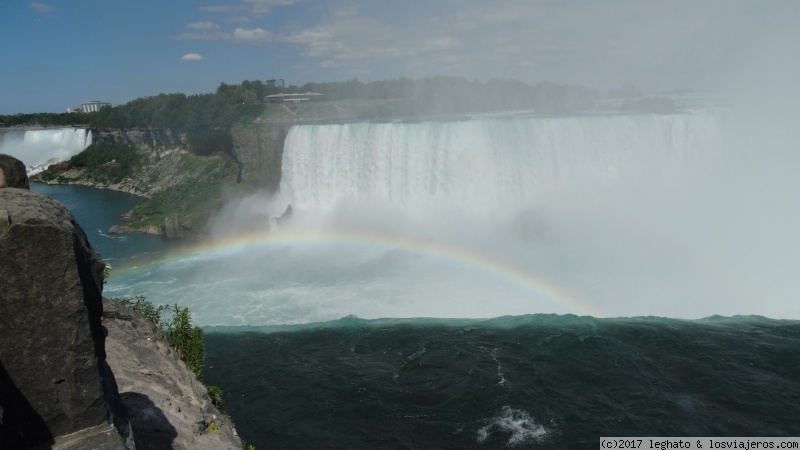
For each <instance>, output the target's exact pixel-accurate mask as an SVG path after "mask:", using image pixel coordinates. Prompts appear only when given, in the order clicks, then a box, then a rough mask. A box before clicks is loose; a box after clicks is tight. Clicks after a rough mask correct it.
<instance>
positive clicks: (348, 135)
mask: <svg viewBox="0 0 800 450" xmlns="http://www.w3.org/2000/svg"><path fill="white" fill-rule="evenodd" d="M718 128H719V117H718V116H716V115H715V114H713V113H707V112H705V113H704V112H698V113H694V114H675V115H637V116H596V117H569V118H513V119H479V120H471V121H460V122H445V123H434V122H429V123H417V124H398V123H357V124H342V125H306V126H297V127H293V128H292V129H291V130H290V132H289V135H288V136H287V138H286V143H285V147H284V156H283V166H282V181H281V191H282V193H283V194H284V195H286V196H287V197H288V198H287V200H288V201H289V202H290V203H292V204H293V205H294V206H295V207H300V208H304V209H309V210H317V209H327V208H330V207H332V206H334V205H335V204H336V203H337V202H339V201H342V200H346V199H360V200H364V199H368V200H374V201H377V202H380V203H382V204H387V203H388V204H394V205H397V206H400V207H403V208H405V207H414V206H415V205H417V204H418V203H420V202H425V201H430V200H432V199H440V200H443V201H445V202H447V203H448V204H450V205H455V206H459V207H467V208H470V209H475V208H479V209H483V210H485V209H486V208H490V207H493V206H497V205H499V204H506V205H508V206H512V205H514V204H516V203H519V202H524V201H526V200H529V199H531V198H535V197H536V196H537V195H540V194H541V193H542V192H545V191H546V190H547V189H551V188H554V187H557V186H564V185H568V184H569V183H572V182H586V181H589V182H596V183H600V184H601V185H602V184H603V183H612V184H613V182H614V181H615V180H617V179H618V178H619V177H622V176H625V175H626V174H627V173H635V172H636V171H639V172H642V171H646V170H654V169H653V167H658V165H659V164H662V163H673V162H677V163H678V164H684V163H685V162H686V161H688V160H691V159H694V158H698V157H702V154H703V153H704V152H705V153H707V152H708V148H709V144H710V143H713V141H715V140H716V139H717V138H718Z"/></svg>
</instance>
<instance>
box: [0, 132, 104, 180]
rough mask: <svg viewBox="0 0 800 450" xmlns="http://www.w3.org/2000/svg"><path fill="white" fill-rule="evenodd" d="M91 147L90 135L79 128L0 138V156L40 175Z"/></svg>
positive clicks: (25, 133)
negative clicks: (10, 158) (19, 163)
mask: <svg viewBox="0 0 800 450" xmlns="http://www.w3.org/2000/svg"><path fill="white" fill-rule="evenodd" d="M91 144H92V132H91V130H86V129H83V128H57V129H46V130H28V131H25V132H24V133H21V132H15V131H11V132H7V133H3V134H0V153H6V154H9V155H11V156H13V157H15V158H17V159H19V160H20V161H22V162H23V163H25V166H26V167H27V168H28V174H29V175H33V174H35V173H38V172H41V171H43V170H44V169H46V168H47V166H49V165H51V164H55V163H58V162H61V161H66V160H68V159H69V158H71V157H72V156H74V155H77V154H78V153H80V152H82V151H83V150H84V149H86V147H88V146H89V145H91Z"/></svg>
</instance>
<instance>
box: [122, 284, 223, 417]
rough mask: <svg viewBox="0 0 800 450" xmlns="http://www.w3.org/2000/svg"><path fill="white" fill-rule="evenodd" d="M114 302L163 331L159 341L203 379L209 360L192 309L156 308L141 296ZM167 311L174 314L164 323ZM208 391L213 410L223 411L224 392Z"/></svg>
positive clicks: (173, 306) (213, 389)
mask: <svg viewBox="0 0 800 450" xmlns="http://www.w3.org/2000/svg"><path fill="white" fill-rule="evenodd" d="M112 300H116V301H119V302H120V303H122V304H123V305H125V306H127V307H128V308H130V309H132V310H134V311H136V312H137V313H139V314H140V315H142V316H143V317H144V318H146V319H147V320H149V321H150V322H151V323H152V324H153V325H155V326H156V328H158V329H159V330H161V331H159V333H160V334H159V336H158V339H159V340H161V339H163V338H165V337H166V339H167V341H168V342H169V345H170V347H172V349H173V350H175V352H176V353H177V354H178V356H180V358H181V359H182V360H183V361H184V362H185V363H186V365H187V366H188V367H189V370H191V371H192V372H193V373H194V374H195V376H196V377H197V379H198V380H202V379H203V365H204V364H205V360H206V351H205V344H204V342H203V329H202V328H200V327H198V326H196V325H194V323H193V322H192V315H191V312H189V308H185V307H181V306H178V305H177V304H175V305H172V307H167V306H165V305H159V306H155V305H154V304H153V303H152V302H150V301H149V300H147V299H146V298H145V297H144V296H142V295H139V296H136V297H133V298H130V297H126V298H121V299H112ZM168 311H169V312H171V316H170V317H169V318H168V319H166V320H165V319H164V318H163V317H162V315H163V314H164V313H166V312H168ZM206 390H207V391H208V394H209V397H210V398H211V402H212V403H213V404H214V406H216V407H217V408H219V409H222V407H223V399H222V390H221V389H220V388H219V387H217V386H212V385H206Z"/></svg>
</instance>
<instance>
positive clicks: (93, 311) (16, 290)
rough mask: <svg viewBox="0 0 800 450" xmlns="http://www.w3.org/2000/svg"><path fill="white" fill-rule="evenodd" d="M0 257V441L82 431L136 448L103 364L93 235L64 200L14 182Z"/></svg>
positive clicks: (28, 441) (17, 443) (0, 217)
mask: <svg viewBox="0 0 800 450" xmlns="http://www.w3.org/2000/svg"><path fill="white" fill-rule="evenodd" d="M0 255H2V257H3V263H2V264H0V280H2V281H0V282H1V283H2V287H0V379H2V381H1V382H0V411H2V412H1V413H0V414H1V415H2V417H0V444H1V445H0V447H2V448H26V447H29V446H33V445H37V444H54V443H58V442H59V441H58V438H59V437H61V436H68V435H73V434H75V433H79V432H80V433H84V434H86V435H87V437H86V439H95V440H96V439H100V440H101V441H103V442H106V444H107V445H108V446H107V447H106V448H125V447H126V446H127V448H133V440H132V436H131V433H130V425H129V423H128V419H127V412H126V410H125V409H124V407H123V406H122V403H121V399H120V396H119V392H118V391H117V386H116V381H115V379H114V375H113V373H112V372H111V370H110V369H109V367H108V364H107V363H106V350H105V334H104V330H103V327H102V325H101V323H100V318H101V316H102V314H103V304H102V297H101V292H102V271H103V263H102V262H101V261H100V258H99V256H98V255H97V253H96V252H95V251H94V250H93V249H92V246H91V245H90V244H89V242H88V240H87V238H86V234H85V233H84V232H83V230H82V229H81V227H80V226H79V225H78V224H77V223H76V222H75V219H74V218H73V217H72V214H70V212H69V211H68V210H67V209H66V208H65V207H64V206H62V205H61V204H60V203H58V202H56V201H55V200H53V199H50V198H49V197H45V196H43V195H39V194H35V193H32V192H30V191H28V190H26V189H21V188H15V187H13V185H11V186H10V187H8V188H4V189H0ZM110 424H113V425H114V426H115V427H116V430H112V429H111V427H110ZM91 442H97V441H91Z"/></svg>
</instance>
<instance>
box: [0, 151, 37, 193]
mask: <svg viewBox="0 0 800 450" xmlns="http://www.w3.org/2000/svg"><path fill="white" fill-rule="evenodd" d="M0 170H2V171H3V178H5V184H6V185H7V186H8V187H12V188H20V189H27V190H30V189H31V186H30V184H28V172H27V169H26V168H25V163H23V162H22V161H20V160H18V159H17V158H14V157H13V156H10V155H4V154H0ZM1 185H2V183H0V186H1Z"/></svg>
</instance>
